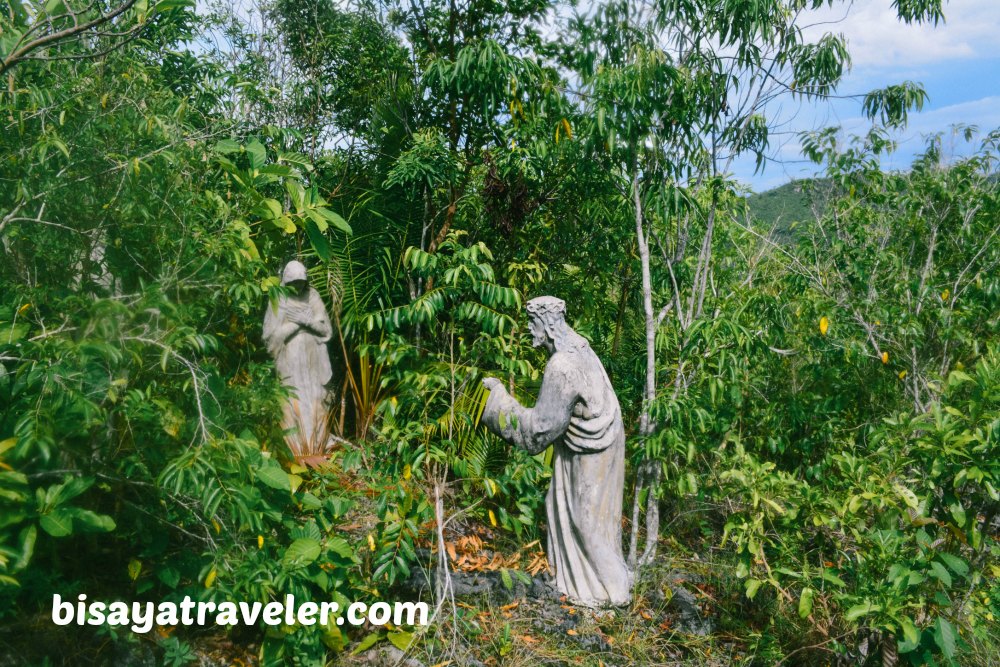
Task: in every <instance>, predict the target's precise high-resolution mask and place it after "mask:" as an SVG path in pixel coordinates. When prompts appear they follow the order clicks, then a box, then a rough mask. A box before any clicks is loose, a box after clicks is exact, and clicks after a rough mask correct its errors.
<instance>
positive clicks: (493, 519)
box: [490, 510, 497, 528]
mask: <svg viewBox="0 0 1000 667" xmlns="http://www.w3.org/2000/svg"><path fill="white" fill-rule="evenodd" d="M490 523H491V524H493V527H494V528H496V527H497V515H496V514H494V513H493V510H490Z"/></svg>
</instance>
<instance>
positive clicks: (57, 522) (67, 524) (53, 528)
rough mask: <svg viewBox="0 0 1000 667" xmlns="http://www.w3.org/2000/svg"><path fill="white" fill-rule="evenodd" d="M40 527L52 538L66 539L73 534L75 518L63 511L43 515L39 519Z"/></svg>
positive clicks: (58, 510)
mask: <svg viewBox="0 0 1000 667" xmlns="http://www.w3.org/2000/svg"><path fill="white" fill-rule="evenodd" d="M38 525H40V526H41V527H42V530H44V531H45V532H46V533H48V534H49V535H51V536H52V537H66V536H67V535H70V534H72V533H73V517H72V515H71V514H70V513H69V512H68V511H66V510H62V509H57V510H53V511H51V512H49V513H48V514H43V515H42V516H41V517H39V519H38Z"/></svg>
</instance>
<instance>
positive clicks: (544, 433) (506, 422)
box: [482, 353, 579, 454]
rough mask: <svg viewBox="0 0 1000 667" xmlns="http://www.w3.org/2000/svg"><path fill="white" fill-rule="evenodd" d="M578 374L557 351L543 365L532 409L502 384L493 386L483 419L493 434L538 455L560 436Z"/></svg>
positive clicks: (574, 397)
mask: <svg viewBox="0 0 1000 667" xmlns="http://www.w3.org/2000/svg"><path fill="white" fill-rule="evenodd" d="M576 375H577V373H575V372H574V370H573V369H572V367H571V366H569V365H568V364H567V363H566V360H565V359H563V358H562V355H560V354H558V353H557V354H556V355H554V356H553V357H552V358H551V359H550V360H549V363H548V364H547V365H546V367H545V374H544V376H543V378H542V387H541V389H540V390H539V392H538V401H537V402H536V403H535V407H534V408H526V407H524V406H523V405H521V403H519V402H518V400H517V399H515V398H514V397H513V396H511V395H510V394H509V393H507V390H506V389H504V388H503V386H501V385H495V388H494V389H493V390H492V391H491V392H490V397H489V399H487V401H486V407H485V408H484V409H483V416H482V422H483V423H484V424H485V425H486V428H488V429H489V430H490V431H492V432H493V433H495V434H497V435H499V436H500V437H501V438H503V439H504V440H506V441H508V442H511V443H513V444H515V445H517V446H518V447H520V448H521V449H523V450H525V451H526V452H528V453H529V454H537V453H538V452H540V451H542V450H544V449H545V448H546V447H548V446H549V445H551V444H552V443H553V442H555V441H556V440H557V439H559V438H560V437H562V436H563V435H564V434H565V433H566V430H567V429H568V428H569V426H570V419H571V418H572V416H573V408H574V406H575V405H576V402H577V399H578V398H579V392H578V390H577V388H576V386H575V380H576V379H577V378H576Z"/></svg>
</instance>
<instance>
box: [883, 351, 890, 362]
mask: <svg viewBox="0 0 1000 667" xmlns="http://www.w3.org/2000/svg"><path fill="white" fill-rule="evenodd" d="M882 363H883V364H887V363H889V353H888V352H883V353H882Z"/></svg>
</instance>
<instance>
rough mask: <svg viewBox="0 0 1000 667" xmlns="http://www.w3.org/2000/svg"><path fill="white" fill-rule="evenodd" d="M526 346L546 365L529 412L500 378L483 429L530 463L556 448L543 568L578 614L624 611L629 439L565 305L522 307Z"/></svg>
mask: <svg viewBox="0 0 1000 667" xmlns="http://www.w3.org/2000/svg"><path fill="white" fill-rule="evenodd" d="M526 310H527V311H528V315H529V317H530V318H531V321H530V323H529V326H528V329H529V331H530V332H531V336H532V344H533V345H534V346H535V347H538V346H540V345H541V346H544V347H545V348H546V349H547V350H548V351H549V353H550V354H551V355H552V356H551V358H550V359H549V361H548V363H547V364H546V366H545V374H544V376H543V378H542V387H541V389H540V390H539V393H538V401H537V402H536V403H535V407H534V408H526V407H524V406H523V405H521V404H520V403H519V402H518V401H517V400H516V399H514V398H513V397H512V396H511V395H510V394H508V393H507V391H506V390H505V389H504V387H503V384H501V382H500V381H499V380H497V379H496V378H485V379H484V380H483V384H484V385H485V386H486V388H487V389H489V390H490V396H489V398H488V399H487V402H486V407H485V409H484V411H483V416H482V421H483V423H485V425H486V427H487V428H488V429H489V430H490V431H492V432H493V433H496V434H497V435H499V436H500V437H501V438H503V439H504V440H506V441H508V442H511V443H513V444H515V445H517V446H518V447H520V448H521V449H524V450H525V451H527V452H528V453H530V454H536V453H538V452H540V451H542V450H544V449H545V448H546V447H548V446H549V445H553V446H554V447H555V451H554V456H553V461H552V482H551V485H550V487H549V493H548V496H547V497H546V503H545V504H546V511H547V514H548V527H549V535H548V545H547V546H548V548H547V552H548V559H549V564H550V565H551V566H552V567H553V569H554V570H555V584H556V588H557V589H558V590H559V591H560V592H561V593H562V594H564V595H566V597H567V598H568V599H570V600H572V601H573V602H575V603H576V604H581V605H585V606H591V607H593V606H601V605H606V604H612V605H624V604H628V603H629V600H630V593H629V588H630V584H631V582H630V577H629V573H628V569H627V568H626V566H625V559H624V557H623V556H622V545H621V518H622V492H623V489H624V485H625V429H624V425H623V424H622V415H621V408H620V407H619V405H618V398H617V397H616V396H615V392H614V389H612V387H611V381H610V380H609V379H608V374H607V373H606V372H605V371H604V366H603V365H602V364H601V360H600V359H598V358H597V355H596V354H595V353H594V351H593V350H592V349H591V348H590V344H589V343H588V342H587V341H586V340H585V339H584V338H583V337H582V336H581V335H580V334H578V333H576V332H575V331H573V330H572V329H571V328H570V327H569V325H567V324H566V319H565V317H566V304H565V302H564V301H562V300H561V299H557V298H555V297H551V296H542V297H538V298H537V299H532V300H531V301H529V302H528V304H527V308H526Z"/></svg>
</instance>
